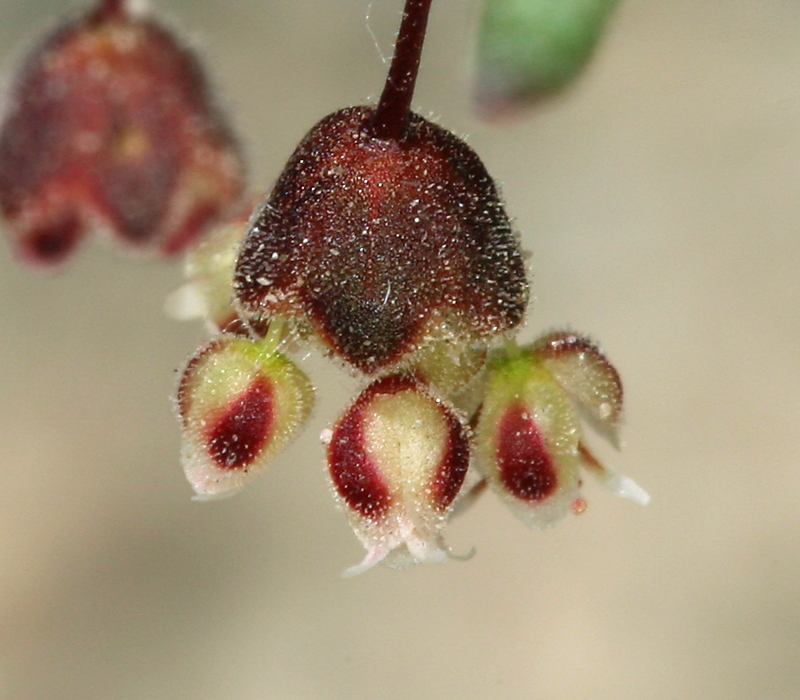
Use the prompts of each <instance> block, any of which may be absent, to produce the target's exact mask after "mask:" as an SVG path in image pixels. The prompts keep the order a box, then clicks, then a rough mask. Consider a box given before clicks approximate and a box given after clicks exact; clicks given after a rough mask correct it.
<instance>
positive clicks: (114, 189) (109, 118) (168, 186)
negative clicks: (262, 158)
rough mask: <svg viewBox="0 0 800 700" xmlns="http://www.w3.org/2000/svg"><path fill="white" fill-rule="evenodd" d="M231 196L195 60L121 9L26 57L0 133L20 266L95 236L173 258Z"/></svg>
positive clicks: (214, 115)
mask: <svg viewBox="0 0 800 700" xmlns="http://www.w3.org/2000/svg"><path fill="white" fill-rule="evenodd" d="M242 185H243V168H242V163H241V158H240V155H239V153H238V148H237V147H236V145H235V143H234V140H233V137H232V135H231V132H230V130H229V128H228V126H227V125H226V124H225V122H224V120H223V118H222V115H221V114H220V113H219V111H218V110H217V108H216V106H215V105H214V104H213V101H212V99H211V95H210V93H209V89H208V86H207V84H206V79H205V76H204V74H203V72H202V70H201V68H200V66H199V64H198V62H197V60H196V58H195V57H194V55H193V54H191V53H190V52H189V51H188V50H186V49H185V48H183V47H182V46H180V45H179V44H178V42H177V41H176V40H175V38H174V37H173V36H172V34H171V33H169V32H168V31H167V30H165V29H164V28H163V27H161V26H160V25H158V24H157V23H155V22H154V21H152V20H150V19H148V18H146V17H141V16H138V15H135V14H134V13H133V12H132V11H131V10H129V9H127V3H125V2H122V0H105V1H104V2H100V3H99V5H98V8H97V9H96V10H94V11H93V12H90V13H88V14H87V15H84V16H83V17H82V18H80V19H78V20H77V21H75V22H72V23H69V24H67V25H64V26H62V27H60V28H58V29H57V30H56V31H55V32H54V33H53V34H51V35H50V36H49V37H48V38H47V39H45V41H44V42H43V43H42V44H41V45H40V46H39V47H38V48H36V49H35V50H34V51H33V52H32V53H31V54H30V56H29V57H28V59H27V61H26V63H25V65H24V67H23V69H22V71H21V74H20V75H19V76H18V78H17V80H16V83H15V85H14V88H13V90H12V92H11V95H10V99H9V101H8V110H7V113H6V114H5V118H4V121H3V124H2V127H1V128H0V209H2V212H3V214H4V215H5V217H6V219H7V222H8V226H9V228H10V231H11V234H12V236H13V238H14V241H15V245H16V247H17V249H18V252H19V254H20V256H21V258H22V259H23V260H24V261H26V262H29V263H32V264H40V265H53V264H56V263H59V262H61V261H63V260H64V259H65V258H66V257H67V256H68V255H69V254H70V253H71V252H72V250H73V248H74V247H75V246H76V245H77V243H78V242H79V240H80V239H81V238H82V237H83V236H84V235H85V234H86V233H87V231H89V230H98V229H99V230H103V231H106V232H109V233H111V234H113V235H114V236H115V237H116V238H117V239H118V240H120V241H121V242H123V243H125V244H126V245H128V246H129V247H132V248H136V249H138V250H143V251H159V252H161V253H162V254H164V255H174V254H177V253H180V252H181V251H183V250H184V249H186V248H187V247H188V246H190V245H191V244H192V243H194V242H195V240H196V239H197V238H198V237H199V236H200V235H201V234H202V232H203V231H204V229H205V227H206V226H207V225H208V224H209V222H211V221H213V220H214V219H216V218H217V216H218V215H220V214H221V213H222V212H223V211H224V210H225V209H227V208H228V207H229V206H230V205H231V204H233V203H234V202H235V201H236V200H237V198H238V197H239V195H240V193H241V190H242Z"/></svg>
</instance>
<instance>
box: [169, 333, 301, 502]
mask: <svg viewBox="0 0 800 700" xmlns="http://www.w3.org/2000/svg"><path fill="white" fill-rule="evenodd" d="M279 335H280V330H279V329H278V330H277V331H276V330H275V329H274V328H273V330H272V332H271V333H270V335H268V337H267V339H266V340H265V341H263V342H258V343H256V342H253V341H251V340H249V339H248V338H243V337H240V336H234V335H222V336H218V337H217V338H215V339H214V340H212V341H211V342H209V343H208V344H207V345H205V346H204V347H202V348H200V350H199V351H198V352H197V353H195V355H194V356H193V357H192V358H191V360H190V361H189V363H188V365H187V367H186V369H185V370H184V372H183V376H182V378H181V382H180V386H179V388H178V394H177V401H176V403H177V409H178V415H179V418H180V421H181V425H182V427H183V450H182V458H183V468H184V471H185V473H186V478H187V479H188V480H189V483H190V484H191V485H192V488H194V490H195V492H196V493H197V495H198V497H200V498H214V497H219V496H227V495H231V494H233V493H235V492H236V491H239V490H240V489H241V488H242V487H243V486H244V485H245V484H246V483H247V482H248V481H249V480H250V479H251V478H252V477H253V476H255V475H256V474H257V473H258V472H260V471H261V470H262V469H263V468H264V467H265V466H266V465H267V464H268V463H269V461H270V460H271V459H272V458H273V457H274V455H275V454H276V453H277V452H278V451H279V450H280V449H281V448H283V447H284V446H285V445H286V444H287V443H288V442H289V441H290V440H291V439H292V438H293V437H294V436H295V435H296V433H297V431H298V429H299V427H300V426H301V425H302V424H303V422H304V421H305V419H306V417H307V416H308V414H309V412H310V411H311V408H312V406H313V402H314V389H313V387H312V386H311V383H310V382H309V380H308V378H307V377H306V375H305V374H304V373H303V372H302V371H301V370H300V369H299V368H298V367H297V366H296V365H295V364H294V363H293V362H292V361H291V360H289V359H288V358H287V357H285V356H284V355H283V354H281V353H280V352H279V351H278V349H277V348H278V345H279Z"/></svg>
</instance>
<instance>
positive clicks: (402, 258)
mask: <svg viewBox="0 0 800 700" xmlns="http://www.w3.org/2000/svg"><path fill="white" fill-rule="evenodd" d="M375 115H376V110H375V109H373V108H369V107H352V108H349V109H344V110H341V111H339V112H335V113H334V114H331V115H329V116H328V117H326V118H325V119H323V120H322V121H321V122H320V123H319V124H317V125H316V126H315V127H314V128H313V129H312V130H311V131H310V132H309V133H308V135H307V136H306V137H305V138H304V139H303V141H302V142H301V143H300V145H299V146H298V148H297V150H296V151H295V153H294V155H293V156H292V158H291V159H290V161H289V163H288V165H287V166H286V168H285V169H284V171H283V174H282V175H281V177H280V179H279V180H278V182H277V184H276V186H275V188H274V190H273V192H272V194H271V196H270V198H269V201H268V203H267V204H266V205H265V206H264V208H263V209H262V211H261V214H260V216H259V217H258V218H257V220H256V221H255V223H254V225H253V227H252V229H251V231H250V233H249V234H248V237H247V239H246V240H245V243H244V246H243V247H242V252H241V254H240V256H239V261H238V263H237V269H236V279H235V286H236V294H237V297H238V302H239V306H240V308H241V310H242V312H243V313H244V314H245V315H246V316H248V318H250V319H259V318H270V317H271V316H273V315H275V314H277V315H282V316H287V317H292V318H295V319H298V320H299V321H300V322H302V323H307V324H309V325H310V326H311V328H312V329H313V331H314V332H315V333H316V334H317V335H318V336H319V337H320V338H321V339H322V340H323V342H324V343H326V344H327V345H328V347H329V348H330V349H331V350H332V351H333V352H334V353H336V354H337V355H339V356H340V357H342V358H343V359H344V360H346V361H347V362H349V363H350V364H351V365H352V366H354V367H355V368H357V369H359V370H360V371H362V372H365V373H375V372H378V371H381V370H385V369H386V368H388V367H392V366H396V365H398V363H400V362H401V361H402V360H404V359H405V358H407V357H408V356H409V355H411V354H412V353H414V352H415V351H416V350H417V349H418V348H419V347H420V346H423V345H425V344H426V343H427V342H429V341H430V340H431V339H432V338H437V337H439V336H441V334H442V329H443V327H446V328H447V329H450V328H453V327H458V328H459V329H462V330H463V333H465V334H466V340H465V341H464V342H472V343H474V342H476V341H478V340H480V339H485V338H488V337H491V336H494V335H496V334H498V333H501V332H503V331H507V330H509V329H511V328H513V327H515V326H517V325H518V324H519V323H520V321H521V320H522V315H523V313H524V310H525V305H526V302H527V290H528V287H527V281H526V279H525V269H524V264H523V262H522V256H521V253H520V249H519V242H518V240H517V236H516V235H515V234H514V233H513V232H512V230H511V226H510V223H509V219H508V216H507V215H506V213H505V210H504V208H503V205H502V203H501V201H500V198H499V196H498V194H497V190H496V188H495V186H494V182H493V181H492V179H491V177H490V176H489V174H488V173H487V172H486V169H485V167H484V166H483V164H482V163H481V161H480V159H479V158H478V156H477V155H476V154H475V153H474V152H473V151H472V149H470V148H469V147H468V146H467V145H466V144H465V143H464V142H463V141H461V140H460V139H458V138H457V137H456V136H454V135H453V134H452V133H450V132H448V131H446V130H445V129H442V128H441V127H439V126H436V125H435V124H432V123H431V122H429V121H427V120H425V119H423V118H422V117H420V116H418V115H416V114H409V115H408V127H407V130H406V131H405V132H404V135H403V138H402V139H399V140H391V139H384V138H378V137H377V136H375V135H374V134H373V133H372V129H373V126H374V125H373V120H374V118H375Z"/></svg>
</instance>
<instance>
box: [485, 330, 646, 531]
mask: <svg viewBox="0 0 800 700" xmlns="http://www.w3.org/2000/svg"><path fill="white" fill-rule="evenodd" d="M622 398H623V397H622V384H621V382H620V379H619V375H618V374H617V371H616V370H615V369H614V367H613V366H612V365H611V363H609V362H608V360H607V359H606V358H605V356H604V355H603V353H602V352H601V351H600V350H599V349H598V348H597V347H596V346H595V345H593V344H592V343H591V342H590V341H588V340H587V339H585V338H582V337H580V336H577V335H574V334H571V333H554V334H551V335H548V336H546V337H544V338H542V339H541V340H539V341H538V342H536V343H534V344H533V346H531V347H530V348H527V349H520V348H517V347H516V346H514V345H510V346H509V347H508V348H507V350H506V351H504V352H501V353H499V354H498V356H497V357H495V358H494V359H493V361H492V363H491V366H490V369H489V378H488V387H487V391H486V395H485V398H484V401H483V405H482V407H481V410H480V415H479V419H478V423H477V429H476V444H477V456H478V465H479V467H480V468H481V470H482V471H483V472H484V474H485V476H486V478H487V480H488V482H489V484H490V485H491V486H492V487H493V488H494V490H495V491H496V492H497V493H498V494H499V495H500V497H501V498H502V499H503V500H504V501H505V502H506V503H507V504H508V505H509V506H510V508H511V510H512V511H513V512H514V514H515V515H517V516H518V517H519V518H520V519H521V520H523V521H524V522H526V523H527V524H529V525H537V526H546V525H551V524H553V523H555V522H556V521H558V520H559V519H560V518H562V517H563V516H564V515H566V514H567V513H568V512H570V510H573V511H575V512H581V511H582V510H583V509H584V508H585V501H584V500H583V498H582V497H581V495H580V486H581V475H580V467H584V468H587V469H588V470H589V471H590V472H591V473H593V474H594V475H595V476H597V477H598V478H599V480H600V481H601V483H603V484H604V485H605V486H606V487H607V488H609V489H611V490H612V491H614V492H615V493H617V494H618V495H620V496H625V497H627V498H630V499H632V500H634V501H636V502H638V503H641V504H645V503H647V502H648V500H649V496H648V495H647V494H646V493H645V492H644V491H643V490H642V489H641V488H640V487H639V486H638V485H636V484H635V483H634V482H633V481H632V480H631V479H628V478H627V477H622V476H619V475H617V474H615V473H613V472H611V471H610V470H608V469H605V468H604V467H603V466H602V465H601V464H600V463H599V462H598V461H597V459H596V458H595V457H594V456H593V455H592V454H591V453H590V452H589V450H588V448H587V447H586V446H585V445H584V444H583V442H582V436H581V429H580V423H579V420H578V410H581V409H582V410H585V411H586V412H587V413H588V415H589V416H590V418H591V420H592V421H593V422H596V423H597V424H598V425H599V426H600V427H601V428H602V429H603V430H604V431H605V432H606V434H607V435H608V436H609V437H612V438H613V437H615V435H616V430H617V427H618V423H619V418H620V414H621V412H622Z"/></svg>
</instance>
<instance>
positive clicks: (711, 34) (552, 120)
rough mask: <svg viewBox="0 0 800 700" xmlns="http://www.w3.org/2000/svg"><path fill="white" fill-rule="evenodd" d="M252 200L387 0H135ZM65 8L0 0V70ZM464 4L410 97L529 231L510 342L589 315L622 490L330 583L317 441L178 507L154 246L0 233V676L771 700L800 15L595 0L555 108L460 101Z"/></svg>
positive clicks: (89, 684) (797, 597)
mask: <svg viewBox="0 0 800 700" xmlns="http://www.w3.org/2000/svg"><path fill="white" fill-rule="evenodd" d="M154 4H155V5H157V8H156V9H157V10H158V11H159V13H160V14H161V16H162V17H164V18H165V19H166V20H167V21H168V22H170V23H172V24H173V25H174V26H176V27H178V28H179V29H181V30H182V32H183V34H184V35H185V36H186V37H187V38H188V39H189V41H190V42H192V43H193V44H194V45H196V46H198V47H200V49H201V50H202V51H203V53H204V55H205V58H206V60H207V64H208V67H209V69H210V71H211V73H212V75H213V77H214V79H215V81H216V83H217V84H218V86H219V87H220V89H221V91H222V95H223V100H224V102H225V104H226V105H227V106H228V108H229V110H230V111H231V112H232V114H233V115H234V121H235V124H236V126H237V127H238V129H239V131H240V133H241V134H242V137H243V139H244V141H245V143H246V146H247V150H248V154H249V158H250V163H251V171H252V182H253V183H254V186H255V187H256V188H258V189H260V190H264V191H266V190H267V189H268V188H269V187H270V185H271V184H272V182H273V181H274V179H275V178H276V177H277V175H278V173H279V172H280V170H281V168H282V166H283V164H284V162H285V160H286V159H287V158H288V156H289V155H290V153H291V152H292V150H293V149H294V146H295V145H296V143H297V141H298V140H299V139H300V138H301V137H302V136H303V134H304V133H305V132H306V131H307V129H308V128H310V127H311V126H312V125H313V124H314V123H315V122H316V121H317V120H318V119H319V118H321V117H322V116H323V115H325V114H327V113H328V112H331V111H333V110H334V109H337V108H339V107H342V106H345V105H348V104H357V103H363V102H364V101H366V100H375V99H377V96H378V95H379V93H380V90H381V87H382V82H383V78H384V74H385V70H386V65H385V64H384V63H383V62H382V60H381V53H383V54H384V55H385V56H389V55H390V54H391V46H392V38H393V34H394V32H395V30H396V27H397V24H398V22H399V16H400V12H401V4H402V3H401V1H400V0H374V1H373V2H372V3H370V2H368V0H335V1H328V2H322V1H321V0H316V1H308V2H297V1H295V2H289V1H288V0H287V1H282V2H281V1H278V0H236V2H235V3H230V2H223V1H222V0H213V1H208V2H202V3H201V2H196V1H195V0H160V1H159V2H154ZM85 6H86V5H85V3H81V2H78V1H77V0H74V1H72V0H64V1H62V2H56V1H54V0H41V1H40V2H36V3H32V2H29V0H0V18H1V19H2V21H0V62H2V65H3V66H4V69H3V70H4V77H5V78H6V80H7V79H8V77H9V76H10V72H11V67H12V66H13V65H15V63H16V62H17V61H18V60H19V58H20V57H21V56H22V55H24V52H25V49H26V48H27V47H29V46H30V44H31V42H33V41H35V40H36V38H37V37H39V36H40V35H41V34H42V33H43V32H44V31H46V30H47V29H48V28H51V27H52V26H53V25H54V23H55V21H56V20H57V18H59V17H63V16H65V15H69V14H70V13H72V12H74V11H75V10H78V9H80V8H82V7H85ZM477 14H478V6H477V3H476V2H475V0H470V1H469V2H463V1H458V0H437V2H436V3H434V9H433V14H432V17H431V24H430V34H429V41H428V44H427V45H426V50H425V55H424V57H423V68H422V73H421V76H420V81H419V88H418V92H417V97H416V107H417V109H418V110H419V111H421V112H423V113H424V114H432V115H434V116H435V117H436V118H437V119H438V120H439V122H440V123H441V124H443V125H444V126H446V127H448V128H449V129H451V130H453V131H455V132H456V133H458V134H460V135H465V136H467V137H468V140H469V143H470V144H471V145H472V146H473V147H474V148H475V149H476V150H477V151H478V153H480V155H481V156H482V158H483V159H484V161H485V162H486V164H487V166H488V168H489V170H490V172H491V173H492V174H493V175H494V177H495V178H497V179H498V180H499V181H500V183H502V187H503V192H504V196H505V198H506V200H507V203H508V208H509V211H510V213H511V214H512V216H513V217H515V221H516V225H517V227H518V228H519V229H520V230H521V231H522V232H523V236H524V243H525V246H526V248H528V249H529V250H531V251H533V258H532V267H533V271H534V286H533V290H534V299H533V311H532V314H531V315H530V321H529V325H528V327H527V328H526V329H525V330H524V331H523V334H522V338H523V339H533V338H534V337H536V336H538V335H539V334H541V333H542V332H543V331H545V330H550V329H553V328H563V327H568V328H571V329H573V330H577V331H580V332H583V333H588V334H590V335H591V336H592V337H593V338H595V339H597V340H598V341H600V342H601V344H602V346H603V347H604V349H605V350H606V352H607V353H608V355H609V356H610V358H611V359H612V361H613V362H614V363H615V365H616V366H617V368H618V369H619V370H620V372H621V374H622V377H623V379H624V381H625V387H626V392H627V404H626V418H627V420H626V425H625V428H624V432H623V437H624V440H625V447H624V450H623V451H622V452H621V453H616V452H614V451H613V450H612V449H611V448H607V449H606V446H605V445H603V444H602V443H601V441H599V440H594V441H592V444H593V446H595V447H596V448H597V452H598V453H599V455H600V456H601V457H602V458H603V459H604V460H605V461H606V462H607V463H608V464H609V465H610V466H613V467H614V468H615V469H617V470H619V471H622V472H624V473H627V474H629V475H630V476H632V477H634V478H635V479H636V480H637V481H639V483H641V484H642V485H643V486H645V487H646V488H647V489H648V490H649V491H650V493H651V494H652V497H653V500H652V503H651V504H650V505H649V506H648V507H647V508H640V507H638V506H635V505H634V504H632V503H630V502H627V501H622V500H619V499H616V498H614V497H613V496H611V495H610V494H608V493H606V492H605V491H603V490H602V489H601V488H600V487H598V486H597V485H596V484H594V483H593V482H591V481H590V482H588V486H587V488H586V491H585V495H586V497H587V499H588V500H589V503H590V506H589V509H588V511H587V512H586V513H585V514H584V515H582V516H581V517H579V518H570V519H568V520H567V521H566V522H565V523H562V524H561V525H560V526H559V527H557V528H556V529H553V530H550V531H546V532H538V531H529V530H528V529H527V528H526V527H525V526H524V525H522V524H521V523H520V522H518V521H517V520H515V519H514V518H513V517H512V516H511V515H510V514H509V513H508V512H506V510H505V509H504V508H503V507H502V506H501V505H500V504H499V502H498V501H497V500H496V499H495V498H494V497H491V496H487V497H486V498H484V499H483V500H482V501H481V502H479V503H478V504H477V505H476V506H475V507H474V508H473V509H472V510H471V511H469V512H468V513H466V514H464V515H463V516H462V517H460V518H459V519H457V520H456V521H455V522H454V523H453V525H452V526H451V528H450V530H449V541H450V544H451V545H452V546H453V547H454V548H455V549H456V550H457V551H465V550H468V549H469V548H470V547H472V546H473V545H474V546H476V547H477V556H476V557H475V558H474V559H472V560H471V561H470V562H468V563H460V562H451V563H448V564H447V565H444V566H426V567H417V568H415V569H411V570H409V571H405V572H396V571H391V570H388V569H377V570H373V571H371V572H368V573H367V574H365V575H363V576H361V577H358V578H356V579H352V580H343V579H342V578H341V577H340V573H341V572H342V571H343V570H344V569H345V568H346V567H348V566H350V565H352V564H355V563H357V562H358V561H360V559H361V557H362V549H361V546H360V545H359V544H358V542H357V541H356V539H355V538H354V537H353V535H352V533H351V531H350V529H349V527H348V525H347V523H346V521H345V518H344V516H343V515H342V514H341V513H340V512H337V510H336V509H335V507H334V504H333V501H332V499H331V498H330V495H329V493H328V490H327V485H326V481H325V478H324V467H323V454H322V448H321V447H320V444H319V442H318V439H317V436H318V434H319V431H320V430H321V429H322V428H323V427H325V426H326V425H328V424H329V423H330V421H332V420H333V418H334V417H335V415H336V413H337V411H338V410H339V409H340V408H341V406H342V405H343V404H344V403H345V402H346V401H347V400H348V398H349V396H350V394H351V392H352V388H353V383H352V381H351V380H350V379H348V378H347V377H343V376H342V375H341V374H340V373H339V372H338V370H337V369H336V368H335V367H333V366H328V367H326V366H324V365H323V363H322V361H316V360H313V359H312V360H311V361H310V365H311V371H312V372H314V376H315V378H316V379H317V381H318V383H319V384H320V387H321V401H320V404H319V409H318V410H317V412H316V414H315V417H314V420H313V422H312V425H311V426H310V427H309V428H308V429H307V431H306V433H305V434H304V436H303V437H302V438H301V439H300V440H299V441H298V442H297V443H295V444H294V445H293V446H292V448H291V449H290V450H288V452H286V453H284V454H283V455H282V456H281V457H280V458H279V459H278V460H277V461H276V463H275V464H274V466H273V468H272V469H271V470H270V471H269V473H267V474H266V475H265V476H264V477H263V478H261V479H259V480H257V481H256V482H255V483H253V484H252V485H251V486H250V487H249V488H248V489H246V490H245V491H244V492H243V493H242V494H240V495H238V496H237V497H235V498H233V499H230V500H227V501H222V502H216V503H207V504H201V503H194V502H191V501H190V495H191V493H190V488H189V486H188V485H187V483H186V482H185V481H184V477H183V474H182V471H181V468H180V465H179V461H178V447H179V434H178V429H177V424H176V422H175V420H174V418H173V416H172V412H171V405H170V400H169V397H170V394H171V392H172V390H173V387H174V384H175V381H176V371H177V370H179V369H180V368H181V366H182V363H183V362H184V360H185V358H186V357H187V356H188V355H189V353H191V352H192V351H193V349H194V348H195V346H196V345H197V344H198V343H199V342H201V340H202V339H203V338H204V332H203V330H202V329H201V328H200V327H199V324H198V325H192V324H184V325H181V324H178V323H176V322H173V321H171V320H169V319H168V318H166V317H165V315H164V313H163V312H162V303H163V299H164V297H165V296H166V295H167V294H168V293H169V292H170V291H171V290H172V289H174V288H175V287H177V286H178V285H179V284H180V283H181V272H180V268H179V266H177V265H175V266H169V265H166V264H163V263H160V262H148V261H136V260H134V261H131V260H129V259H126V258H124V256H122V255H121V254H119V253H118V252H117V251H115V250H110V249H109V247H108V246H105V245H103V244H102V242H100V241H97V240H94V241H90V242H89V244H88V245H86V246H84V249H83V250H82V251H81V252H80V253H79V254H78V255H77V256H76V257H75V258H74V260H73V262H72V264H71V265H69V266H68V268H67V269H66V270H64V271H63V272H62V273H60V274H58V275H57V276H52V275H42V274H36V273H32V272H30V271H28V270H24V269H22V268H20V267H19V266H18V265H17V264H16V262H15V261H14V259H13V256H12V254H11V253H10V251H9V248H8V246H3V247H2V249H0V328H2V332H1V334H2V339H1V340H0V363H2V370H0V465H2V467H1V468H0V698H8V699H9V700H93V699H95V698H97V699H101V698H102V699H103V700H105V699H108V698H112V699H114V700H134V699H136V700H139V699H142V700H149V699H159V700H160V699H164V700H172V699H176V700H177V699H181V700H182V699H184V698H192V700H212V699H213V700H223V699H224V700H228V699H232V698H236V699H237V700H251V699H256V698H259V699H261V698H298V699H305V698H309V699H311V698H326V699H327V698H330V699H331V700H345V699H351V698H380V699H381V700H407V699H408V698H419V699H427V698H431V699H434V698H459V699H460V698H492V699H493V700H512V699H514V700H519V699H525V700H528V699H530V700H534V699H536V700H538V699H542V700H585V699H586V698H589V697H591V698H598V699H606V698H607V699H609V700H612V699H613V700H634V699H636V700H643V699H645V698H646V699H648V700H662V699H663V700H675V698H703V699H704V700H738V699H742V700H745V699H747V700H751V699H752V698H759V699H760V700H783V699H788V698H796V697H798V692H800V691H798V680H799V679H798V676H799V672H800V556H798V554H799V552H798V548H799V547H800V508H799V507H798V498H800V468H799V467H800V440H799V439H798V434H799V433H800V352H799V350H800V87H798V86H799V85H800V12H799V11H798V5H797V3H796V2H795V1H794V0H669V1H667V2H659V3H655V2H649V1H648V0H623V1H622V2H621V3H620V7H619V9H618V12H617V13H616V15H615V17H614V18H613V21H612V23H611V29H610V32H609V34H608V35H607V36H606V38H605V41H604V42H603V43H602V45H601V48H600V51H599V53H598V55H597V58H596V60H595V62H594V63H593V64H592V66H591V67H590V70H589V72H588V73H587V74H586V75H585V76H584V79H583V80H582V81H581V82H580V83H579V84H578V85H577V86H576V87H575V88H574V89H573V90H571V91H570V92H569V93H568V94H567V95H566V96H565V97H563V98H562V99H559V100H557V101H556V102H553V103H550V104H548V105H546V106H544V107H540V108H538V109H537V110H534V111H531V112H529V113H527V114H526V115H525V117H524V118H522V119H519V120H517V121H514V122H511V123H505V124H501V125H489V124H484V123H480V122H479V121H477V120H476V119H475V118H474V116H473V113H472V111H471V105H470V99H469V78H470V68H469V59H470V50H471V47H472V45H473V36H474V30H475V22H476V19H477Z"/></svg>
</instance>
